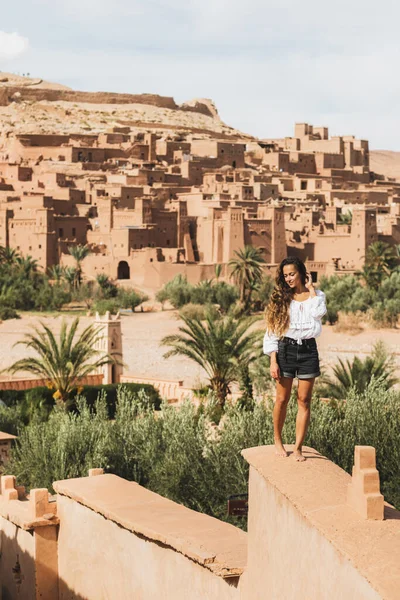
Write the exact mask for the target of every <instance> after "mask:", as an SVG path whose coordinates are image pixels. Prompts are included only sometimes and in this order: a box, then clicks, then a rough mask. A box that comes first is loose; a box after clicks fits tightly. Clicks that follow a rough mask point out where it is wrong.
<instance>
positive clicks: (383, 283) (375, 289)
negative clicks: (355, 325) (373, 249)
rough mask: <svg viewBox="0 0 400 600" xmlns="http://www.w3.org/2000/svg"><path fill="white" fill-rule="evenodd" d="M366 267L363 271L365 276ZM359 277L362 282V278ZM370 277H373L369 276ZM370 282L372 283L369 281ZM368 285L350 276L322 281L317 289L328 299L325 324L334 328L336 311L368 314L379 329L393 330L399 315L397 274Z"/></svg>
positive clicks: (398, 275)
mask: <svg viewBox="0 0 400 600" xmlns="http://www.w3.org/2000/svg"><path fill="white" fill-rule="evenodd" d="M368 269H369V267H364V275H365V273H366V270H368ZM364 275H362V277H361V278H364V279H365V277H364ZM371 277H375V276H374V275H371ZM371 281H372V280H371ZM371 281H370V284H367V285H361V283H360V281H359V280H358V279H357V278H356V277H354V276H352V275H345V276H343V277H338V276H333V277H329V278H328V277H322V278H321V281H320V288H321V289H322V290H323V291H324V292H325V293H326V296H327V309H328V312H327V315H326V317H325V321H326V320H327V321H328V322H329V323H331V324H333V323H335V322H336V321H337V318H338V313H339V311H341V312H345V313H355V312H357V311H360V312H361V313H367V312H370V313H371V314H372V318H373V320H374V321H375V323H376V324H377V325H378V326H383V327H385V326H386V327H395V326H396V324H397V321H398V318H399V315H400V272H398V271H393V272H390V274H389V275H388V276H386V277H385V278H381V276H380V275H379V280H376V281H377V283H376V281H375V279H374V280H373V282H372V283H371Z"/></svg>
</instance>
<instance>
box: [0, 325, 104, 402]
mask: <svg viewBox="0 0 400 600" xmlns="http://www.w3.org/2000/svg"><path fill="white" fill-rule="evenodd" d="M78 325H79V318H76V319H74V321H73V322H72V324H71V327H70V328H69V329H68V325H67V323H66V322H65V321H64V320H63V322H62V324H61V331H60V337H59V340H56V338H55V336H54V334H53V332H52V331H51V329H50V328H49V327H48V326H47V325H46V324H45V323H41V328H39V327H34V328H33V333H28V334H26V335H25V338H24V339H23V340H22V341H20V342H17V343H18V344H22V345H24V346H26V348H32V349H33V350H34V351H35V352H36V353H37V355H38V357H28V358H23V359H21V360H17V362H15V363H14V364H13V365H11V367H9V368H8V369H7V371H9V372H10V373H12V374H14V373H17V372H18V371H27V372H28V373H32V374H33V375H36V376H37V377H41V378H43V379H46V380H47V381H48V382H49V386H51V387H52V388H53V389H55V393H54V394H53V397H54V398H55V400H56V402H57V404H60V405H61V406H64V407H66V406H67V405H68V401H69V396H70V394H71V392H72V390H73V389H74V388H75V387H76V386H77V384H79V381H80V380H81V379H82V378H83V377H86V376H87V375H88V374H89V373H92V372H93V371H96V370H97V369H99V368H100V367H102V366H103V365H106V364H110V363H115V362H116V361H115V359H114V358H113V357H111V356H110V355H108V354H107V355H104V354H103V353H101V355H100V356H99V353H100V351H99V350H97V349H96V343H97V342H98V341H99V340H100V339H101V338H102V333H101V328H100V329H99V328H97V327H95V326H94V325H89V326H88V327H86V329H84V331H83V332H82V333H81V334H80V335H79V336H78V338H77V340H76V341H74V340H75V336H76V332H77V329H78Z"/></svg>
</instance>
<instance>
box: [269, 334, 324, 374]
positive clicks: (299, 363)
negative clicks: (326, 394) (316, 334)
mask: <svg viewBox="0 0 400 600" xmlns="http://www.w3.org/2000/svg"><path fill="white" fill-rule="evenodd" d="M277 362H278V366H279V370H280V372H281V377H291V378H292V379H293V378H294V377H297V378H298V379H312V378H313V377H318V376H319V375H321V373H320V370H319V356H318V348H317V342H316V341H315V338H312V339H310V340H302V343H301V344H298V343H297V340H294V339H292V338H286V337H285V338H283V339H281V340H279V342H278V353H277Z"/></svg>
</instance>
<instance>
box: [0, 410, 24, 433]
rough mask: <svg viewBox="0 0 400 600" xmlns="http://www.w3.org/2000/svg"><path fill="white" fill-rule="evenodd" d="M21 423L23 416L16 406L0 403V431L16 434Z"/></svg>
mask: <svg viewBox="0 0 400 600" xmlns="http://www.w3.org/2000/svg"><path fill="white" fill-rule="evenodd" d="M22 425H23V418H22V416H21V410H20V408H19V407H18V406H3V405H0V431H4V433H11V434H12V435H17V434H18V430H19V429H20V427H22Z"/></svg>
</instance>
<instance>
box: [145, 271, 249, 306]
mask: <svg viewBox="0 0 400 600" xmlns="http://www.w3.org/2000/svg"><path fill="white" fill-rule="evenodd" d="M238 298H239V292H238V289H237V287H236V286H234V285H230V284H229V283H225V282H224V281H213V280H205V281H200V283H198V284H197V285H191V284H190V283H188V281H187V279H186V277H183V276H182V275H177V276H176V277H174V279H172V280H171V281H169V282H168V283H167V284H165V286H164V287H163V288H162V289H161V290H160V291H159V292H157V294H156V299H157V300H158V302H161V303H162V304H163V303H164V302H166V301H167V300H169V302H170V303H171V304H172V306H173V307H174V308H182V306H185V305H186V304H197V305H209V304H218V306H219V307H220V309H221V311H222V312H224V313H227V312H228V311H229V309H230V308H231V306H232V305H233V304H234V303H235V302H236V300H237V299H238Z"/></svg>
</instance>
